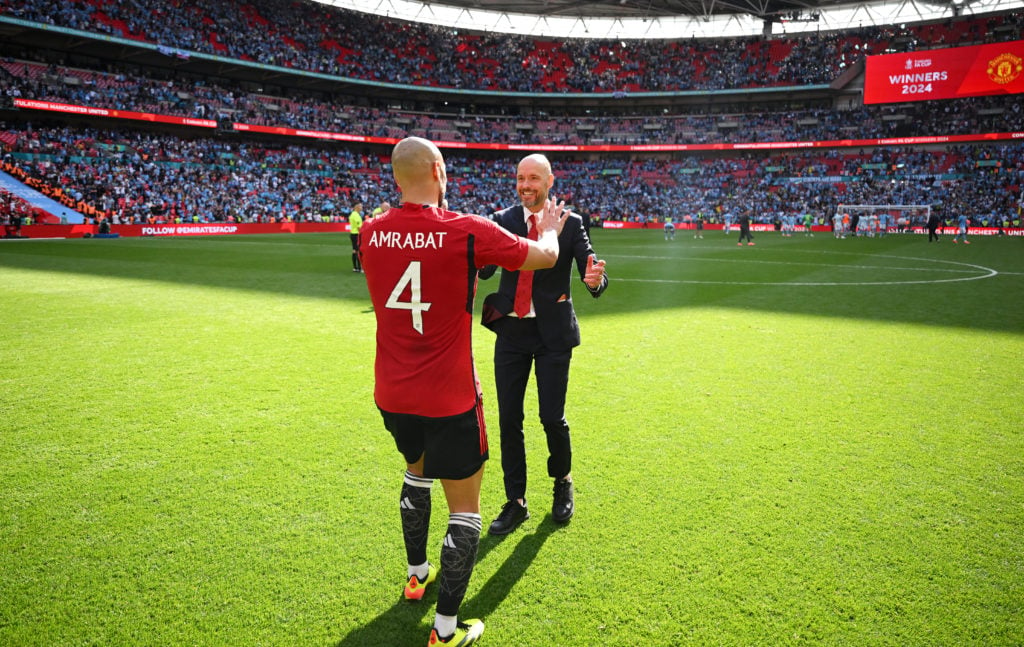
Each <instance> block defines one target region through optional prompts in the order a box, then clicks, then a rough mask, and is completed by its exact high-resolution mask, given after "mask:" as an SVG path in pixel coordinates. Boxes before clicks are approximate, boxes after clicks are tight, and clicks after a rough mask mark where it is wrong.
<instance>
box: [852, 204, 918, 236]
mask: <svg viewBox="0 0 1024 647" xmlns="http://www.w3.org/2000/svg"><path fill="white" fill-rule="evenodd" d="M836 213H837V214H839V215H840V216H843V215H849V216H850V220H851V222H852V221H853V217H854V216H855V215H860V221H862V222H865V221H866V223H867V225H868V227H870V222H871V219H865V218H864V216H876V217H878V220H877V221H876V223H877V225H876V226H877V227H878V228H879V231H880V227H881V226H882V224H883V223H884V225H885V227H886V230H887V231H894V230H895V231H898V232H901V233H902V232H904V231H913V230H914V228H916V227H924V226H925V225H927V224H928V218H930V217H931V215H932V205H930V204H840V205H838V206H837V207H836ZM883 215H885V216H887V218H885V219H884V220H883V219H882V218H881V216H883ZM851 228H852V225H851ZM882 233H884V232H882Z"/></svg>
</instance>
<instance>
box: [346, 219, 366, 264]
mask: <svg viewBox="0 0 1024 647" xmlns="http://www.w3.org/2000/svg"><path fill="white" fill-rule="evenodd" d="M362 227H363V203H362V202H357V203H356V204H355V206H354V207H352V213H350V214H348V237H349V240H351V241H352V271H353V272H362V271H363V266H362V264H361V263H360V262H359V232H360V231H361V230H362Z"/></svg>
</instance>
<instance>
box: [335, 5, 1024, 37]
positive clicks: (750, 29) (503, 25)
mask: <svg viewBox="0 0 1024 647" xmlns="http://www.w3.org/2000/svg"><path fill="white" fill-rule="evenodd" d="M316 1H317V2H321V3H323V4H328V5H334V6H338V7H345V8H347V9H353V10H355V11H362V12H365V13H373V14H377V15H383V16H390V17H392V18H399V19H403V20H411V21H414V22H422V23H430V24H436V25H444V26H449V27H455V28H462V29H466V30H471V31H485V32H501V33H513V34H523V35H531V36H537V37H550V38H613V39H632V38H666V39H668V38H672V39H680V38H690V37H696V38H721V37H723V36H725V37H728V36H749V35H757V34H765V33H771V34H788V33H799V32H806V31H818V30H820V31H829V30H836V29H853V28H857V27H861V26H864V27H868V26H872V25H886V24H900V23H908V22H922V21H928V20H942V19H946V18H951V17H954V16H958V15H975V14H985V13H993V12H1001V11H1011V10H1019V9H1022V8H1024V0H931V1H930V2H923V1H918V0H881V1H871V0H862V1H860V2H855V3H851V2H849V0H439V1H437V2H434V1H432V0H316Z"/></svg>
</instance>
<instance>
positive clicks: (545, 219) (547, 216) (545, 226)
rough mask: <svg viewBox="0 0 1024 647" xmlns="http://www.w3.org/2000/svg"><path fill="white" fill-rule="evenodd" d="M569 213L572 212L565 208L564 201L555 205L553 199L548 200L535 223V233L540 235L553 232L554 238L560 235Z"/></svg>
mask: <svg viewBox="0 0 1024 647" xmlns="http://www.w3.org/2000/svg"><path fill="white" fill-rule="evenodd" d="M570 213H572V212H571V211H569V210H567V209H566V208H565V200H559V201H558V203H557V204H556V203H555V201H554V200H553V199H551V198H548V199H547V200H546V201H545V202H544V210H543V211H541V215H540V220H539V221H538V222H537V233H539V234H542V233H544V232H546V231H548V230H553V231H554V232H555V235H556V236H557V235H558V234H560V233H562V227H564V226H565V221H566V219H567V218H568V217H569V214H570Z"/></svg>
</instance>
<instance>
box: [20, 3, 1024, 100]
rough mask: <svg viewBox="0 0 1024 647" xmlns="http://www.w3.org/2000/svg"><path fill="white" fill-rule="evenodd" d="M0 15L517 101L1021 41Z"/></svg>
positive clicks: (994, 32) (289, 13) (282, 15)
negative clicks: (623, 34) (628, 34)
mask: <svg viewBox="0 0 1024 647" xmlns="http://www.w3.org/2000/svg"><path fill="white" fill-rule="evenodd" d="M0 15H7V16H11V17H15V18H20V19H24V20H28V21H32V22H38V23H43V24H47V25H57V26H61V27H67V28H71V29H77V30H83V31H89V32H96V33H102V34H111V35H116V36H119V37H124V38H130V39H135V40H139V41H146V42H148V43H152V44H156V45H158V46H162V47H164V48H166V51H167V53H168V55H169V56H188V55H189V52H201V53H206V54H216V55H219V56H224V57H227V58H233V59H239V60H245V61H253V62H258V63H262V64H268V65H274V66H281V67H287V68H292V69H296V70H304V71H310V72H316V73H321V74H328V75H334V76H341V77H347V78H354V79H362V80H370V81H385V82H389V83H401V84H412V85H428V86H436V87H451V88H461V89H473V90H498V91H516V92H573V93H576V92H602V93H621V92H627V93H628V92H640V91H685V90H715V89H724V88H754V87H769V86H793V85H799V86H805V85H816V84H827V83H831V82H832V81H833V80H835V79H836V78H837V77H838V76H839V75H840V74H841V73H842V72H843V71H844V70H845V69H847V68H848V67H850V66H851V65H853V64H855V63H857V62H859V61H860V60H862V59H863V57H864V56H866V55H869V54H879V53H882V52H885V51H896V50H898V51H907V50H912V49H925V48H932V47H943V46H950V45H952V44H967V43H971V42H992V41H995V40H1014V39H1017V38H1020V32H1021V27H1022V25H1024V16H1022V15H1021V14H1020V13H1019V12H1018V13H1007V14H1001V15H992V16H983V17H979V18H973V17H966V18H962V19H957V20H951V21H947V22H943V23H937V24H927V25H923V24H922V25H909V26H905V25H904V26H886V27H868V28H862V29H857V30H851V31H843V32H821V33H809V34H806V35H798V36H782V37H779V36H775V37H771V38H766V37H763V36H758V37H747V38H730V39H701V40H697V39H685V40H675V41H673V40H622V41H619V40H585V39H571V40H564V41H557V42H556V41H551V40H545V39H541V38H533V37H529V36H519V35H510V34H497V33H485V34H481V33H470V32H466V31H460V30H457V29H453V28H448V27H438V26H431V25H426V24H421V23H408V22H402V21H398V20H395V19H390V18H386V17H378V16H372V15H367V14H363V13H357V12H353V11H349V10H344V9H339V8H336V7H328V6H326V5H322V4H317V3H313V2H308V1H302V0H262V1H261V2H260V3H259V7H258V8H257V7H256V6H255V5H254V4H251V3H248V2H245V1H244V0H189V1H188V2H185V1H184V0H158V1H156V2H145V3H142V2H117V1H116V0H90V1H89V2H85V1H82V0H73V1H68V0H0Z"/></svg>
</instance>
